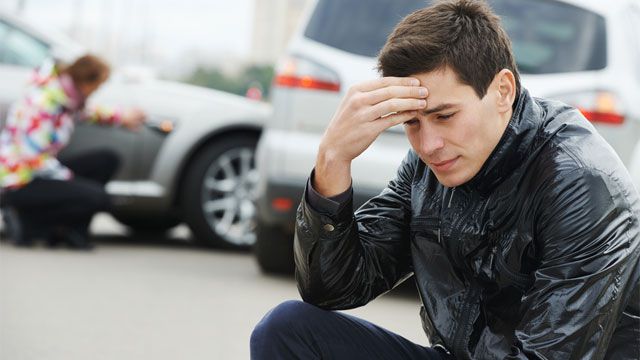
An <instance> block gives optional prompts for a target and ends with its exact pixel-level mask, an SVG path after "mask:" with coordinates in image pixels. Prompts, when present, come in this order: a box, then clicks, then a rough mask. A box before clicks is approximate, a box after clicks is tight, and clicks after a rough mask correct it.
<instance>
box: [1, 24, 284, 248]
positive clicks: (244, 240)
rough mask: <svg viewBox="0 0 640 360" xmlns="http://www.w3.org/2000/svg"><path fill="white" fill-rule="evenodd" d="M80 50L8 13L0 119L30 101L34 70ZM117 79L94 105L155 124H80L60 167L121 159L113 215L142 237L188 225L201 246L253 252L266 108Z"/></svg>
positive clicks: (181, 87) (129, 76) (128, 76)
mask: <svg viewBox="0 0 640 360" xmlns="http://www.w3.org/2000/svg"><path fill="white" fill-rule="evenodd" d="M83 52H84V50H83V49H82V47H80V46H78V45H76V44H75V43H74V42H73V41H70V40H69V39H66V38H64V37H63V36H60V35H54V34H52V33H51V32H50V31H47V32H46V33H45V32H43V31H39V30H38V29H37V28H35V27H34V26H32V25H30V24H27V23H25V22H23V21H20V20H19V19H17V18H15V17H13V16H11V15H10V14H7V13H2V12H0V79H2V81H0V118H2V119H4V118H5V115H6V111H7V108H8V106H9V104H10V103H12V102H13V101H15V100H16V99H17V98H18V97H19V96H20V95H21V93H22V92H23V90H24V87H25V85H26V84H27V81H28V79H29V76H30V74H31V72H32V71H33V68H34V67H36V66H38V65H40V64H41V63H42V62H43V60H45V59H46V58H48V57H54V58H57V59H59V60H62V61H70V60H73V59H74V58H75V57H77V56H78V55H80V54H82V53H83ZM141 75H142V73H140V72H137V73H128V72H126V71H118V69H116V71H115V72H114V74H113V75H112V77H111V80H109V82H108V83H107V84H105V85H104V86H103V87H102V88H101V89H100V90H99V91H98V93H96V94H95V95H94V96H92V98H91V99H90V100H91V101H92V102H96V103H100V104H102V105H107V106H120V107H129V106H135V107H138V108H140V109H142V110H143V111H145V112H146V113H147V114H148V117H149V118H148V123H147V126H145V127H144V128H143V129H141V131H138V132H135V133H134V132H128V131H123V130H121V129H116V128H109V127H102V126H91V125H84V124H79V126H78V127H77V129H76V132H75V133H74V137H73V139H72V141H71V143H70V144H69V146H68V147H67V148H66V149H65V150H64V151H63V153H61V154H60V156H61V157H64V156H65V155H69V154H73V153H76V152H81V151H84V150H85V149H89V148H94V147H107V148H111V149H113V150H115V151H116V152H118V153H119V154H120V156H121V158H122V160H123V161H122V167H121V169H120V171H119V172H118V174H117V175H116V178H115V180H114V181H112V182H110V183H109V184H108V185H107V191H108V192H109V193H110V194H111V195H112V196H113V198H114V201H115V209H114V211H113V215H114V216H115V218H116V219H118V220H119V221H120V222H122V223H124V224H126V225H128V226H130V227H131V228H132V229H134V230H135V231H144V232H160V231H164V230H167V229H169V228H171V227H173V226H175V225H177V224H178V223H180V222H182V221H184V222H186V223H187V224H188V225H189V228H190V229H191V231H192V233H193V235H194V239H195V240H196V241H198V242H200V243H203V244H208V245H213V246H216V247H225V248H246V247H248V246H250V245H251V244H253V243H254V241H255V235H254V232H253V230H254V220H253V218H254V213H255V206H254V200H255V186H256V183H257V171H256V168H255V161H254V151H255V147H256V143H257V141H258V137H259V135H260V133H261V130H262V126H263V124H264V121H265V119H267V118H268V117H269V116H270V113H271V107H270V106H269V105H267V104H264V103H260V102H256V101H252V100H248V99H245V98H242V97H239V96H235V95H231V94H227V93H223V92H219V91H214V90H209V89H204V88H199V87H195V86H189V85H185V84H180V83H175V82H169V81H161V80H156V79H153V78H149V77H148V76H141Z"/></svg>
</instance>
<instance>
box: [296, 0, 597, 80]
mask: <svg viewBox="0 0 640 360" xmlns="http://www.w3.org/2000/svg"><path fill="white" fill-rule="evenodd" d="M427 3H428V2H425V1H424V0H367V1H361V0H320V1H319V3H318V5H317V6H316V9H315V10H314V13H313V14H312V16H311V19H310V21H309V24H308V25H307V28H306V29H305V36H306V37H307V38H310V39H312V40H315V41H317V42H320V43H323V44H326V45H329V46H331V47H334V48H338V49H341V50H344V51H348V52H351V53H353V54H357V55H362V56H368V57H375V56H377V54H378V52H379V51H380V49H381V48H382V46H383V45H384V43H385V41H386V39H387V36H388V35H389V33H390V32H391V30H392V29H393V27H394V26H395V25H396V24H397V23H398V22H399V21H400V19H402V18H403V17H404V16H406V15H407V14H409V13H411V12H412V11H414V10H417V9H420V8H422V7H424V6H425V4H427ZM489 3H490V5H491V7H492V8H493V9H494V11H495V12H496V13H497V14H498V15H500V16H501V18H502V22H503V26H504V28H505V30H506V31H507V33H508V34H509V36H510V37H511V41H512V43H513V51H514V53H515V56H516V61H517V63H518V69H519V70H520V72H522V73H524V74H546V73H558V72H573V71H586V70H598V69H602V68H604V67H605V66H606V30H605V21H604V18H603V17H602V16H600V15H598V14H595V13H593V12H590V11H588V10H586V9H583V8H579V7H576V6H573V5H569V4H566V3H563V2H559V1H554V0H535V1H533V0H491V1H489Z"/></svg>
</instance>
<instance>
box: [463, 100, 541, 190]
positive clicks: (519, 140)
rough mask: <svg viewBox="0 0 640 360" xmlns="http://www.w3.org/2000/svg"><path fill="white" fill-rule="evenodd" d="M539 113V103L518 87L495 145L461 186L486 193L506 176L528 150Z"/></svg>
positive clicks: (530, 146) (526, 154) (532, 140)
mask: <svg viewBox="0 0 640 360" xmlns="http://www.w3.org/2000/svg"><path fill="white" fill-rule="evenodd" d="M540 117H541V113H540V109H539V107H538V106H537V105H536V103H535V101H534V100H533V98H532V97H531V96H530V95H529V92H528V91H527V90H526V89H524V88H522V90H521V92H520V94H519V95H518V98H517V100H516V102H515V104H514V106H513V114H512V115H511V119H510V120H509V124H508V125H507V127H506V129H505V131H504V133H503V134H502V137H501V138H500V141H499V142H498V145H496V147H495V148H494V149H493V151H492V152H491V155H489V157H488V158H487V160H486V161H485V163H484V164H483V165H482V167H481V168H480V171H479V172H478V173H477V174H476V175H475V176H474V177H473V178H472V179H471V180H469V181H468V182H467V183H466V184H465V185H463V186H466V187H469V188H470V189H471V190H475V191H478V192H480V193H481V194H484V195H486V194H488V193H490V192H491V191H492V190H493V189H495V188H496V187H497V186H498V185H500V184H501V183H502V182H503V181H504V180H505V179H507V178H508V177H509V176H510V175H511V174H512V173H513V171H514V170H516V168H517V167H518V166H520V165H521V164H522V163H523V162H524V161H525V160H526V159H527V157H528V156H529V154H530V153H531V148H532V146H533V143H534V140H535V138H536V134H537V130H538V127H539V124H540V123H541V121H540Z"/></svg>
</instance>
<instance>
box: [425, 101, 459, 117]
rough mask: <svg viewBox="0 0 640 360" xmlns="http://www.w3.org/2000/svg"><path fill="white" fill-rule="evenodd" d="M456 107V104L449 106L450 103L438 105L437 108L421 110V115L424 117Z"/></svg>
mask: <svg viewBox="0 0 640 360" xmlns="http://www.w3.org/2000/svg"><path fill="white" fill-rule="evenodd" d="M456 106H458V104H450V103H446V104H440V105H438V106H436V107H434V108H431V109H427V110H423V111H422V115H425V116H426V115H429V114H433V113H437V112H440V111H442V110H447V109H450V108H452V107H456Z"/></svg>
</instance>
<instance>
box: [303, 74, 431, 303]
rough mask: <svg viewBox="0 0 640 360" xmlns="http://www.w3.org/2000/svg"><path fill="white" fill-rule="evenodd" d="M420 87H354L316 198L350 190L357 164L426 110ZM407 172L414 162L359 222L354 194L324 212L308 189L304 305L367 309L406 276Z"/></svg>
mask: <svg viewBox="0 0 640 360" xmlns="http://www.w3.org/2000/svg"><path fill="white" fill-rule="evenodd" d="M419 84H420V82H419V81H418V80H417V79H414V78H394V77H386V78H381V79H376V80H372V81H369V82H366V83H362V84H358V85H356V86H354V87H352V88H351V89H349V91H348V93H347V95H346V96H345V98H344V99H343V101H342V103H341V104H340V106H339V107H338V110H337V111H336V113H335V115H334V117H333V119H332V120H331V122H330V123H329V125H328V127H327V129H326V131H325V133H324V135H323V137H322V140H321V142H320V146H319V149H318V157H317V159H316V165H315V168H314V173H313V176H312V178H311V179H310V185H311V186H312V187H313V194H314V195H319V196H322V197H325V198H329V197H335V196H336V195H339V194H344V193H345V192H346V191H347V190H349V189H350V186H351V162H352V161H353V159H355V158H356V157H357V156H359V155H360V154H361V153H362V152H364V151H365V150H366V149H367V148H368V147H369V146H370V145H371V144H372V143H373V141H374V140H375V139H376V138H377V137H378V136H379V135H380V134H381V133H382V132H383V131H384V130H386V129H388V128H390V127H392V126H394V125H398V124H401V123H403V122H405V121H407V120H410V119H412V118H414V117H415V116H416V115H417V110H419V109H422V108H424V107H426V101H425V100H424V98H426V97H427V89H426V88H423V87H419V86H418V85H419ZM410 167H411V164H410V161H405V162H403V164H402V165H401V167H400V170H399V172H398V177H397V178H396V180H394V181H392V182H391V183H390V184H389V186H388V188H387V189H385V190H384V191H383V192H382V194H381V195H379V196H378V197H376V198H374V199H372V200H371V201H369V202H368V203H367V204H366V205H364V206H363V208H362V209H361V210H360V211H359V212H358V214H359V216H358V219H357V220H356V218H355V217H354V215H353V211H352V199H351V197H350V196H349V197H348V200H347V201H346V202H344V201H343V203H342V204H339V206H338V208H339V210H338V211H337V212H336V211H326V209H314V207H313V206H310V204H309V199H308V195H309V192H310V191H309V190H310V189H307V190H305V196H304V199H303V201H302V203H301V204H300V207H299V208H298V213H297V219H296V238H295V245H294V252H295V261H296V278H297V280H298V288H299V290H300V293H301V295H302V298H303V299H304V300H305V301H307V302H310V303H313V304H316V305H318V306H322V307H325V308H332V309H337V308H341V309H344V308H351V307H355V306H359V305H363V304H365V303H367V302H368V301H369V300H371V299H373V298H374V297H376V296H377V295H379V294H380V293H382V292H384V291H387V290H389V289H391V288H392V287H393V285H394V284H395V283H396V282H397V281H398V280H400V278H401V277H402V276H404V275H405V274H406V273H408V270H407V269H406V267H407V261H406V259H405V257H406V255H407V253H408V251H407V244H408V241H407V231H408V229H407V223H406V222H407V207H408V203H409V200H410V199H409V194H410V184H411V173H412V170H411V169H410ZM349 195H350V192H349ZM341 197H343V196H341ZM316 198H317V197H316ZM316 200H317V199H316ZM314 202H316V203H317V202H318V201H314ZM325 203H326V202H325ZM318 210H319V211H318Z"/></svg>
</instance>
